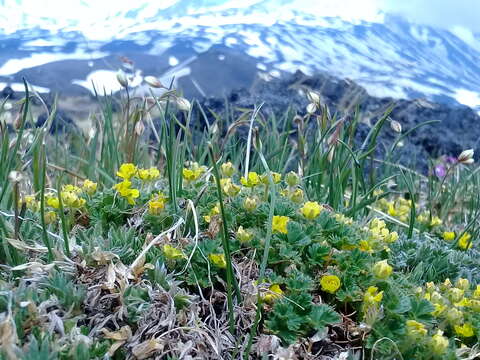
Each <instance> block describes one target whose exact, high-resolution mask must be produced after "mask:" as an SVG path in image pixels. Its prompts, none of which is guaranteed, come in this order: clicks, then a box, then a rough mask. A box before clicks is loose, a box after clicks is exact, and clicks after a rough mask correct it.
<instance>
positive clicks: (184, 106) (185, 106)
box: [177, 97, 191, 111]
mask: <svg viewBox="0 0 480 360" xmlns="http://www.w3.org/2000/svg"><path fill="white" fill-rule="evenodd" d="M177 106H178V109H179V110H181V111H189V110H190V107H191V104H190V101H188V100H187V99H185V98H182V97H178V98H177Z"/></svg>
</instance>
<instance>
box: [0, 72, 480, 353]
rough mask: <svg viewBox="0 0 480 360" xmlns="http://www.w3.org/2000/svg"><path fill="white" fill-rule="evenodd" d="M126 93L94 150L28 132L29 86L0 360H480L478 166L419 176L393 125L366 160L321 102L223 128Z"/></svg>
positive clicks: (178, 100)
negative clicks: (403, 158) (389, 139)
mask: <svg viewBox="0 0 480 360" xmlns="http://www.w3.org/2000/svg"><path fill="white" fill-rule="evenodd" d="M118 78H119V82H120V83H121V84H122V86H123V91H122V93H121V94H120V95H119V96H106V95H105V94H104V95H105V96H100V95H98V96H97V100H98V102H99V104H100V105H101V111H100V112H98V113H94V114H92V115H91V121H92V131H90V132H89V134H86V135H84V134H82V133H58V132H56V133H55V132H54V133H53V134H52V133H51V132H50V131H49V130H50V127H51V126H52V123H53V120H54V118H55V111H56V110H55V106H53V107H52V108H51V111H50V112H49V117H48V120H47V121H46V122H45V123H44V124H43V125H42V126H41V127H39V128H36V127H35V126H33V121H32V112H31V104H32V101H33V100H34V99H36V100H38V101H40V102H41V101H42V99H41V97H39V96H38V94H36V93H35V92H32V91H30V89H29V85H28V84H27V83H25V98H24V99H23V100H21V101H20V102H19V103H18V104H16V107H13V109H18V111H19V117H17V118H18V119H20V120H19V121H18V122H17V123H16V124H15V126H13V127H12V126H10V124H7V123H6V122H5V121H3V120H2V123H1V124H0V131H1V138H2V143H1V146H0V158H1V162H0V185H1V188H0V236H1V246H2V251H0V359H9V360H10V359H106V358H112V359H180V358H185V359H187V358H189V359H193V358H197V359H268V358H275V359H425V360H434V359H474V358H477V357H478V356H479V353H480V349H479V346H478V341H479V338H480V276H479V270H480V266H479V263H478V256H479V251H480V249H479V245H478V232H479V227H478V218H479V210H478V209H479V208H480V207H479V206H478V204H479V199H478V194H479V191H478V189H479V184H480V181H479V180H480V179H479V176H478V168H476V167H475V161H474V153H473V151H472V150H466V151H464V152H462V153H461V154H459V155H458V156H457V157H456V158H451V159H447V158H440V159H436V160H432V166H431V171H430V172H429V173H427V174H421V173H419V172H418V171H417V170H416V169H414V168H412V169H410V168H408V167H405V166H404V165H401V164H399V163H396V162H395V148H396V146H397V145H398V143H399V142H401V141H408V136H407V135H408V133H410V132H411V131H413V130H416V129H403V127H402V124H400V123H397V122H394V120H392V119H390V117H389V112H387V113H385V114H384V115H383V116H381V117H380V118H379V119H378V121H377V122H375V123H374V124H373V126H372V127H371V129H370V132H369V133H368V134H367V135H366V137H365V138H363V139H362V141H361V142H360V143H359V142H358V139H356V137H355V134H356V127H357V125H358V123H359V122H360V121H361V119H362V114H361V113H360V111H359V109H358V108H357V109H356V110H355V111H354V113H353V114H352V116H350V117H348V118H347V117H339V118H337V116H336V115H333V116H331V115H330V113H329V111H328V109H327V108H326V107H324V106H323V105H322V104H321V100H320V97H319V95H318V94H316V93H315V92H313V91H309V92H308V93H307V96H308V99H309V101H310V102H311V104H310V105H309V106H308V108H307V112H306V113H305V114H296V113H295V112H294V111H291V110H289V111H288V112H287V113H286V114H285V115H284V117H283V118H281V119H277V118H275V117H266V116H265V114H264V113H263V112H262V107H261V106H258V107H256V108H255V109H252V110H245V109H239V114H240V115H239V117H238V119H235V120H233V119H231V118H230V117H227V118H226V119H222V118H221V117H220V116H219V115H217V114H215V116H214V118H215V120H214V121H213V122H212V121H211V120H210V121H209V118H208V117H207V116H206V114H207V112H208V109H203V108H202V107H201V106H200V105H199V103H198V102H196V101H192V102H190V101H188V100H186V99H184V98H183V97H182V96H181V95H180V94H179V93H178V92H177V91H176V90H175V89H173V88H172V87H171V86H170V87H169V88H165V87H164V86H163V85H162V84H161V83H160V82H159V81H158V80H157V79H155V78H154V77H148V78H146V79H145V81H146V82H147V84H148V85H149V86H151V87H153V88H162V89H163V90H164V92H163V94H162V95H160V96H154V94H153V92H152V94H151V96H147V97H140V96H137V95H136V93H135V90H136V89H135V88H131V87H130V86H129V80H128V76H127V75H126V74H125V73H122V72H120V73H119V75H118ZM38 101H36V102H38ZM117 102H118V104H119V106H114V104H115V103H117ZM5 104H6V101H5V102H3V103H2V104H1V106H0V109H1V110H0V111H1V112H5V111H12V110H11V109H12V107H11V106H9V107H8V108H9V109H10V110H6V108H5ZM114 109H117V110H114ZM0 115H1V114H0ZM3 118H4V117H2V116H0V119H3ZM200 122H201V123H202V124H203V125H202V126H201V125H200V124H199V123H200ZM386 123H390V126H391V127H392V129H394V132H395V134H396V135H395V136H396V138H395V140H394V141H393V143H392V144H389V149H390V150H389V151H387V152H386V153H385V154H384V157H382V158H379V157H378V153H379V152H378V151H377V148H378V146H385V144H378V143H377V138H378V134H379V133H380V131H382V128H383V125H384V124H386ZM245 134H247V136H245ZM387 145H388V144H387ZM472 194H473V195H472Z"/></svg>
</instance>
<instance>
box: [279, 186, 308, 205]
mask: <svg viewBox="0 0 480 360" xmlns="http://www.w3.org/2000/svg"><path fill="white" fill-rule="evenodd" d="M280 195H282V196H283V197H286V198H288V199H290V200H291V201H293V202H294V203H297V204H301V203H302V202H303V198H304V193H303V190H302V189H300V188H296V189H295V188H287V189H283V190H281V191H280Z"/></svg>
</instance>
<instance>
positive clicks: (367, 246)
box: [358, 240, 373, 252]
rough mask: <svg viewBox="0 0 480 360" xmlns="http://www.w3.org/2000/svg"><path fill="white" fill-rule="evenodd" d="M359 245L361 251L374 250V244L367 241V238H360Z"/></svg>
mask: <svg viewBox="0 0 480 360" xmlns="http://www.w3.org/2000/svg"><path fill="white" fill-rule="evenodd" d="M358 245H359V249H360V250H361V251H365V252H371V251H373V248H372V246H371V245H370V243H369V242H368V241H367V240H360V242H359V243H358Z"/></svg>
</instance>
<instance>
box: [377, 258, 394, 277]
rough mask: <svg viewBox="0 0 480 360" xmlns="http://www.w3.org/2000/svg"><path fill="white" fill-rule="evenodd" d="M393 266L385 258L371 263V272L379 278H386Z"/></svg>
mask: <svg viewBox="0 0 480 360" xmlns="http://www.w3.org/2000/svg"><path fill="white" fill-rule="evenodd" d="M392 271H393V268H392V267H391V266H390V265H388V262H387V260H382V261H378V262H376V263H375V265H373V274H374V275H375V276H376V277H377V278H379V279H387V278H388V277H389V276H390V275H391V274H392Z"/></svg>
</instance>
